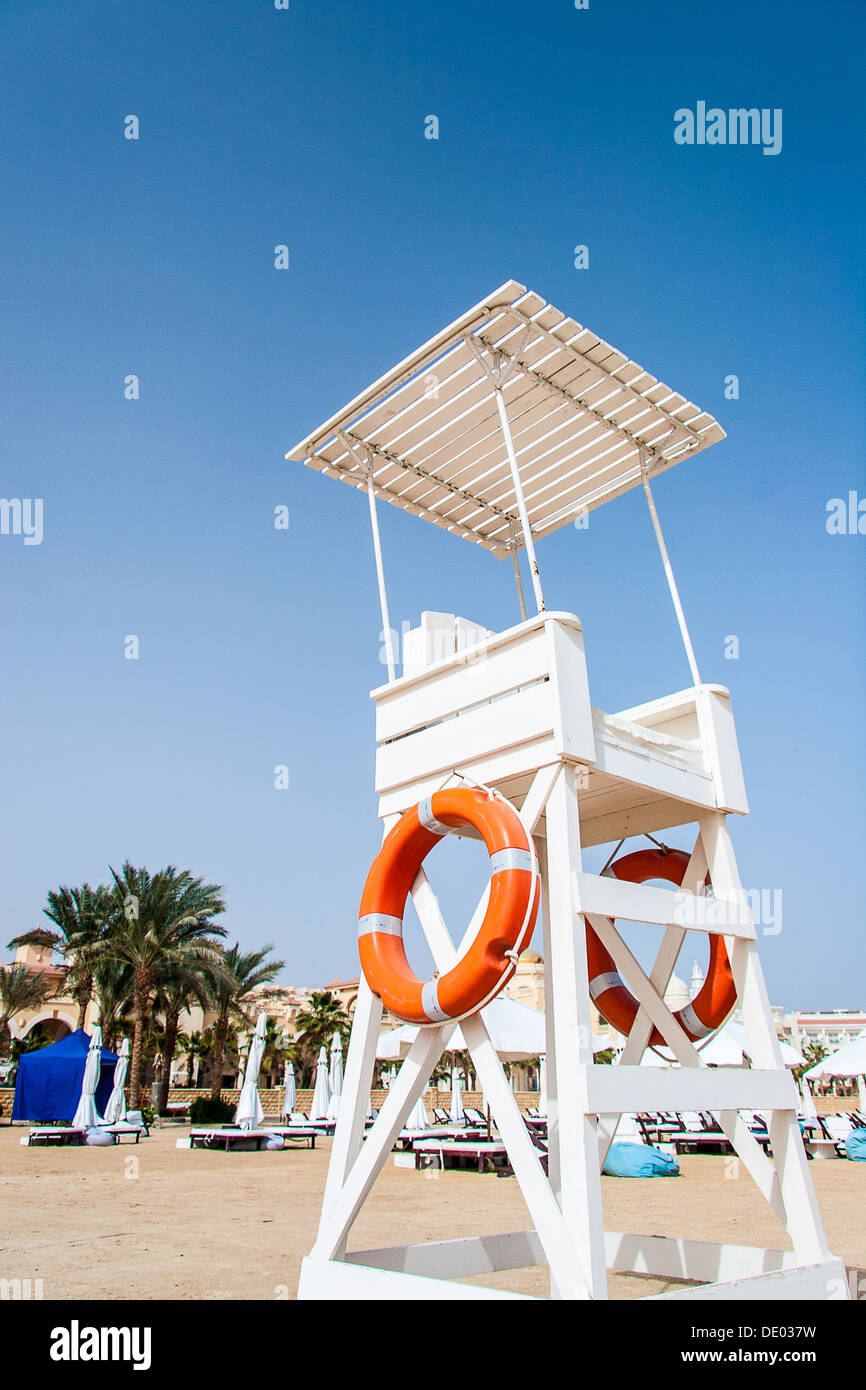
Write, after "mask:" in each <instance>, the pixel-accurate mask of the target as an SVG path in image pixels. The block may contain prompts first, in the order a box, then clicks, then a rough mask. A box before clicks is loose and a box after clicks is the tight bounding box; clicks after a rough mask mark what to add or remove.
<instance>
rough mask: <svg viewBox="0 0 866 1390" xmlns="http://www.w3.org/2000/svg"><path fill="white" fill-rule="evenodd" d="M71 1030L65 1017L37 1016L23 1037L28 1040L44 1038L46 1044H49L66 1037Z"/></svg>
mask: <svg viewBox="0 0 866 1390" xmlns="http://www.w3.org/2000/svg"><path fill="white" fill-rule="evenodd" d="M72 1031H73V1030H72V1028H71V1027H70V1025H69V1024H68V1023H67V1021H66V1019H65V1018H37V1019H34V1021H33V1022H32V1023H31V1024H30V1026H29V1028H28V1029H27V1031H26V1032H25V1034H24V1038H25V1039H27V1040H28V1041H29V1040H30V1039H33V1038H44V1040H45V1042H46V1044H50V1043H56V1042H59V1041H60V1039H61V1038H66V1037H68V1036H69V1034H70V1033H71V1032H72Z"/></svg>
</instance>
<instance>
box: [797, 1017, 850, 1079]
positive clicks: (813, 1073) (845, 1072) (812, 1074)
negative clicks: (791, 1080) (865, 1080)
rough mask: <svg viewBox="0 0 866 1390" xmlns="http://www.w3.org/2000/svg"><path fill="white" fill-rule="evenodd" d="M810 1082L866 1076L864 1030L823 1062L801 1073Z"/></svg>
mask: <svg viewBox="0 0 866 1390" xmlns="http://www.w3.org/2000/svg"><path fill="white" fill-rule="evenodd" d="M803 1075H804V1076H806V1077H808V1078H809V1080H810V1081H816V1080H817V1079H818V1078H819V1077H824V1076H864V1075H866V1028H864V1029H863V1032H862V1033H858V1034H857V1036H856V1038H854V1039H853V1040H852V1041H851V1042H849V1043H846V1044H845V1046H844V1047H840V1048H839V1050H838V1051H837V1052H833V1053H832V1054H831V1055H830V1056H829V1057H825V1058H824V1059H823V1061H821V1062H816V1063H815V1065H814V1067H810V1068H809V1070H808V1071H806V1072H804V1073H803Z"/></svg>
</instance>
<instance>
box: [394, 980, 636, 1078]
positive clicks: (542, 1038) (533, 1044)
mask: <svg viewBox="0 0 866 1390" xmlns="http://www.w3.org/2000/svg"><path fill="white" fill-rule="evenodd" d="M481 1017H482V1018H483V1020H484V1023H485V1025H486V1027H487V1031H488V1033H489V1034H490V1041H491V1042H492V1043H493V1046H494V1048H495V1049H496V1051H497V1052H498V1054H499V1056H500V1057H501V1058H502V1060H503V1061H504V1062H526V1061H528V1060H529V1058H530V1057H540V1056H542V1055H543V1054H544V1053H545V1052H546V1051H547V1035H546V1033H545V1029H544V1012H543V1010H541V1009H531V1008H530V1007H529V1005H528V1004H520V1003H518V1001H517V1000H516V999H509V997H508V995H507V994H500V996H499V998H498V999H494V1000H493V1002H492V1003H491V1004H487V1005H486V1006H485V1008H483V1009H482V1010H481ZM417 1036H418V1029H417V1028H416V1027H415V1025H414V1024H412V1023H404V1024H401V1026H400V1027H399V1028H391V1029H390V1030H389V1031H388V1032H387V1033H380V1034H379V1042H378V1045H377V1047H376V1056H377V1058H378V1059H379V1061H380V1062H394V1061H399V1060H400V1059H401V1058H403V1057H405V1056H406V1053H407V1052H408V1051H409V1048H410V1047H411V1046H412V1043H413V1042H414V1041H415V1039H416V1037H417ZM610 1046H611V1043H610V1039H609V1038H601V1037H597V1036H596V1034H595V1033H593V1035H592V1050H593V1052H603V1051H604V1050H605V1048H608V1047H610ZM442 1051H443V1052H466V1051H468V1047H467V1043H466V1039H465V1038H464V1036H463V1030H462V1029H461V1027H460V1025H459V1024H455V1026H454V1030H453V1032H452V1033H451V1035H450V1037H449V1038H448V1040H447V1042H446V1043H445V1046H444V1047H443V1049H442Z"/></svg>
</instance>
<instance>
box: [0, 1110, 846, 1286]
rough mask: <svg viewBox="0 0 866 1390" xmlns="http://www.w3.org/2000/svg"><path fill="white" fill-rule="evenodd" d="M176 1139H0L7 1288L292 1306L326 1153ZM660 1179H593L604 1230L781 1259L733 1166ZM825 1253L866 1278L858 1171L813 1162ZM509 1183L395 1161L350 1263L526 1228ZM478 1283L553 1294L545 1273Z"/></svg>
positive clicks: (766, 1213)
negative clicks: (27, 1282)
mask: <svg viewBox="0 0 866 1390" xmlns="http://www.w3.org/2000/svg"><path fill="white" fill-rule="evenodd" d="M186 1132H187V1131H186V1129H185V1128H184V1127H180V1126H167V1127H165V1128H163V1129H155V1130H153V1131H152V1132H151V1136H150V1138H148V1139H142V1140H141V1142H140V1143H139V1144H137V1145H130V1144H123V1145H119V1146H115V1147H113V1148H108V1149H104V1148H103V1149H98V1148H97V1149H94V1148H32V1149H29V1148H25V1147H23V1146H21V1144H20V1143H19V1140H20V1139H21V1137H22V1136H23V1135H25V1134H26V1133H27V1130H26V1127H25V1126H13V1127H6V1126H4V1127H2V1128H0V1195H2V1201H3V1211H4V1221H3V1229H2V1234H0V1251H2V1258H0V1277H2V1278H6V1279H13V1278H18V1279H27V1278H29V1279H41V1280H42V1290H43V1296H44V1297H45V1298H46V1299H75V1298H83V1299H105V1298H109V1299H132V1298H136V1299H156V1298H168V1299H279V1298H283V1299H284V1298H294V1296H295V1292H296V1289H297V1283H298V1274H299V1270H300V1264H301V1260H302V1258H303V1256H304V1255H305V1254H306V1253H308V1252H309V1249H310V1247H311V1245H312V1243H313V1240H314V1237H315V1232H316V1226H317V1222H318V1215H319V1205H320V1200H321V1193H322V1189H323V1186H324V1181H325V1174H326V1169H327V1162H328V1153H329V1150H330V1141H328V1140H322V1141H321V1142H320V1143H318V1144H317V1147H316V1149H315V1151H310V1150H308V1149H293V1150H283V1151H280V1152H274V1153H268V1152H262V1153H228V1154H227V1153H224V1152H202V1151H201V1150H183V1149H181V1150H179V1149H177V1148H176V1140H177V1138H178V1137H181V1136H183V1135H185V1134H186ZM680 1163H681V1170H682V1171H681V1175H680V1177H678V1178H668V1179H622V1178H608V1177H605V1178H603V1179H602V1188H603V1196H604V1206H605V1224H606V1226H607V1228H608V1229H611V1230H620V1231H635V1232H640V1233H649V1234H657V1235H674V1236H684V1237H690V1238H692V1239H696V1240H717V1241H726V1240H727V1241H733V1242H739V1243H742V1244H749V1245H767V1246H774V1247H777V1248H782V1249H785V1248H789V1242H788V1239H787V1236H786V1234H785V1232H784V1230H783V1229H782V1227H781V1225H780V1224H779V1222H778V1221H777V1220H776V1218H775V1216H774V1215H773V1213H772V1212H771V1210H770V1208H769V1207H768V1206H767V1204H766V1202H765V1201H764V1199H763V1198H762V1197H761V1196H760V1194H759V1193H758V1192H757V1190H756V1188H755V1187H754V1184H753V1183H752V1181H751V1179H750V1178H749V1176H748V1174H747V1173H746V1172H745V1170H744V1169H743V1168H742V1165H737V1164H736V1162H735V1161H734V1160H731V1159H726V1158H719V1157H714V1156H703V1155H694V1156H688V1155H686V1156H683V1157H682V1158H681V1160H680ZM810 1172H811V1175H812V1179H813V1182H814V1185H815V1189H816V1192H817V1196H818V1201H819V1203H820V1206H821V1211H822V1215H823V1218H824V1223H825V1229H826V1232H827V1237H828V1240H829V1243H830V1247H831V1249H832V1251H833V1253H834V1254H836V1255H839V1256H841V1257H842V1258H843V1259H844V1260H845V1262H846V1264H848V1265H850V1266H857V1267H866V1216H864V1201H863V1198H864V1192H866V1165H864V1164H857V1163H849V1162H844V1161H830V1162H816V1163H812V1164H810ZM530 1224H531V1223H530V1221H529V1218H528V1215H527V1212H526V1208H525V1205H524V1203H523V1200H522V1197H521V1195H520V1191H519V1188H518V1186H517V1182H516V1180H515V1179H514V1178H513V1177H507V1178H501V1177H496V1176H493V1175H485V1176H480V1175H478V1174H476V1173H462V1172H460V1173H457V1172H447V1173H444V1174H439V1175H437V1176H432V1175H430V1174H425V1173H416V1172H414V1171H411V1170H407V1169H405V1168H396V1167H395V1166H394V1165H393V1162H392V1161H389V1162H388V1164H387V1165H386V1167H385V1169H384V1170H383V1172H382V1174H381V1175H380V1177H379V1180H378V1182H377V1184H376V1186H375V1188H374V1190H373V1193H372V1195H371V1197H370V1199H369V1200H368V1202H367V1203H366V1205H365V1207H364V1208H363V1210H362V1212H361V1215H360V1217H359V1219H358V1221H357V1222H356V1224H355V1226H354V1228H353V1231H352V1236H351V1238H350V1249H366V1248H371V1247H375V1246H382V1245H391V1244H395V1243H398V1242H399V1243H402V1242H404V1241H423V1240H429V1239H446V1238H450V1237H457V1236H466V1235H482V1234H494V1233H496V1232H501V1231H511V1230H520V1229H524V1228H526V1227H527V1226H529V1225H530ZM478 1282H480V1283H485V1282H486V1283H493V1282H495V1283H496V1284H497V1286H499V1287H501V1288H509V1289H514V1290H516V1291H519V1292H522V1293H531V1294H536V1295H539V1296H541V1297H546V1295H547V1271H546V1269H533V1270H514V1271H509V1272H508V1273H504V1274H501V1275H499V1276H495V1277H493V1278H491V1277H490V1276H486V1277H485V1278H479V1279H478ZM609 1284H610V1296H611V1298H615V1299H630V1298H640V1297H643V1296H645V1295H646V1294H649V1293H655V1292H662V1291H663V1290H664V1289H665V1287H667V1286H666V1285H664V1284H663V1283H662V1282H661V1281H659V1280H653V1279H647V1278H638V1277H635V1276H625V1275H616V1274H614V1275H611V1276H610V1281H609Z"/></svg>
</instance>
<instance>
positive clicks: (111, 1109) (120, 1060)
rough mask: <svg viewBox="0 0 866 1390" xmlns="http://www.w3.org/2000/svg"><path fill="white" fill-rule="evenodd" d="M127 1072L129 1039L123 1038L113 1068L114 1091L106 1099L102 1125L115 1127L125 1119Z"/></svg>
mask: <svg viewBox="0 0 866 1390" xmlns="http://www.w3.org/2000/svg"><path fill="white" fill-rule="evenodd" d="M128 1070H129V1038H124V1039H123V1042H122V1043H121V1046H120V1052H119V1053H118V1055H117V1065H116V1066H115V1068H114V1089H113V1090H112V1092H111V1095H110V1096H109V1097H108V1104H107V1105H106V1107H105V1114H104V1116H103V1123H104V1124H107V1125H115V1124H117V1122H118V1120H125V1119H126V1096H125V1094H124V1089H123V1088H124V1086H125V1085H126V1073H127V1071H128Z"/></svg>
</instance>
